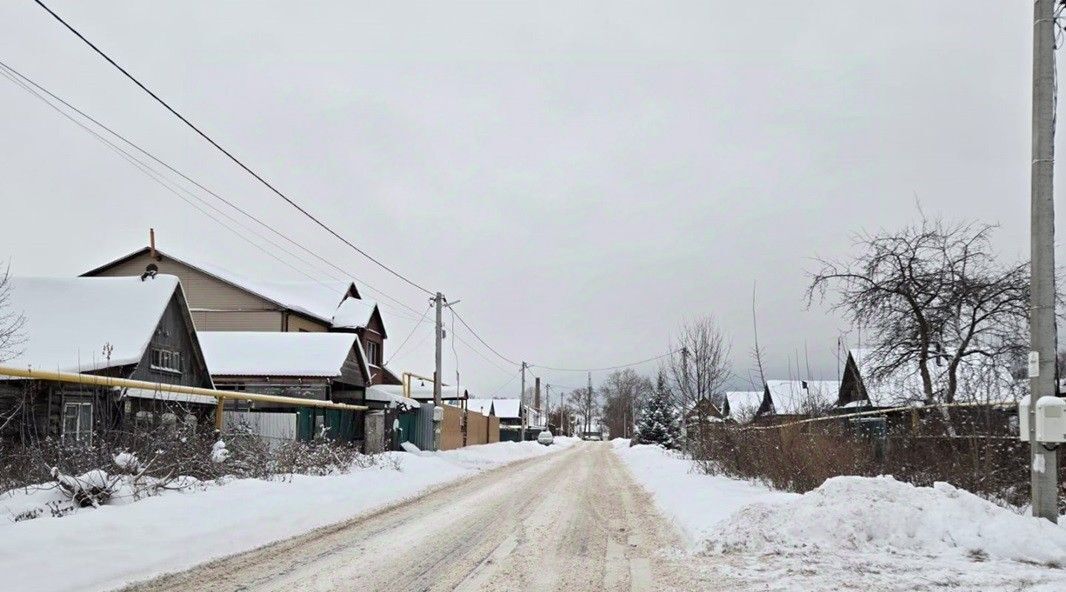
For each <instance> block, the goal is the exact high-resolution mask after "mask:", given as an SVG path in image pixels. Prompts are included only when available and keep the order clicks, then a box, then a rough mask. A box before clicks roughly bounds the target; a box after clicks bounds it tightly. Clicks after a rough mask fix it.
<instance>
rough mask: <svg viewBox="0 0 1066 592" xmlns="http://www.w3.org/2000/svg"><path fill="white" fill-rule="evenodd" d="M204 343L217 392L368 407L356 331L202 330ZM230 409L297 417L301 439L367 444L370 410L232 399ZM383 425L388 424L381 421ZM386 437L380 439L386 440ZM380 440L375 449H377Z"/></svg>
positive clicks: (365, 371) (362, 357)
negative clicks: (283, 413) (298, 405)
mask: <svg viewBox="0 0 1066 592" xmlns="http://www.w3.org/2000/svg"><path fill="white" fill-rule="evenodd" d="M199 335H200V343H201V345H202V347H203V351H204V356H205V357H206V359H207V363H208V366H209V367H210V368H211V376H212V379H213V380H214V383H215V386H216V388H218V389H220V390H234V391H242V392H250V393H260V394H266V395H280V396H286V397H296V398H301V399H316V400H319V401H331V402H334V403H348V404H353V405H363V404H365V402H366V387H367V385H368V384H369V381H370V368H369V365H368V364H367V360H366V356H365V354H364V352H363V349H362V347H361V346H360V344H359V340H358V338H357V336H356V335H355V334H353V333H311V332H304V333H300V332H297V333H280V332H267V331H201V332H200V334H199ZM226 408H227V410H229V409H232V410H235V411H262V412H288V413H294V414H296V415H297V421H296V426H297V430H296V436H297V438H299V439H301V440H310V439H313V438H315V437H320V436H325V437H329V438H333V439H337V440H342V441H346V442H355V443H361V444H362V443H365V442H364V440H365V437H366V433H367V432H368V431H370V432H371V433H374V434H377V433H379V431H380V428H379V427H378V426H376V425H373V426H369V427H370V429H369V430H368V429H367V428H368V426H367V425H366V422H367V421H368V419H369V417H370V416H367V415H366V414H365V413H364V412H355V411H338V410H328V409H313V408H300V409H299V410H297V409H294V408H292V407H289V406H279V405H271V404H256V403H246V402H239V401H228V402H227V403H226ZM377 421H383V420H377ZM383 437H384V436H383V435H378V436H377V438H381V439H383ZM377 444H378V443H377V442H376V441H375V442H374V443H371V445H370V448H371V449H372V450H377V449H378V448H379V446H378V445H377Z"/></svg>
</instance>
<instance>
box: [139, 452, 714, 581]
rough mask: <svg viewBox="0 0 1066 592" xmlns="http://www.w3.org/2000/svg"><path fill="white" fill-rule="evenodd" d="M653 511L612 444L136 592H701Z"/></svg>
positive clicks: (502, 473)
mask: <svg viewBox="0 0 1066 592" xmlns="http://www.w3.org/2000/svg"><path fill="white" fill-rule="evenodd" d="M654 507H655V506H654V503H653V502H652V501H651V500H650V498H649V497H648V494H647V493H646V492H645V491H644V490H643V489H641V488H640V487H638V486H637V485H636V484H635V483H634V481H633V480H632V478H631V477H630V475H629V473H628V472H627V471H626V469H625V468H624V467H623V465H622V464H621V461H620V460H619V459H618V457H617V456H616V455H615V454H613V453H612V452H611V449H610V445H609V444H606V443H604V444H592V443H581V444H577V445H575V446H574V447H573V448H572V449H570V450H568V451H564V452H561V453H557V454H550V455H546V456H542V457H539V458H533V459H528V460H522V461H518V462H516V463H512V464H510V465H506V466H504V467H502V468H499V469H496V470H493V471H488V472H485V473H482V474H480V475H477V476H475V477H473V478H470V479H465V480H462V481H458V482H455V483H452V484H450V485H447V486H444V487H442V488H440V489H437V490H435V491H433V492H431V493H428V494H426V495H424V496H422V497H420V498H418V499H416V500H412V501H408V502H404V503H401V504H398V505H395V506H392V507H390V508H386V509H384V510H382V511H379V512H375V513H372V514H370V515H367V516H363V517H359V518H356V519H354V520H350V521H348V522H344V523H341V524H337V525H334V526H330V527H327V528H324V529H320V530H317V531H314V532H312V533H309V534H307V535H304V536H301V537H297V538H294V539H290V540H287V541H283V542H280V543H276V544H273V545H270V546H267V547H264V548H261V549H259V550H256V551H252V552H249V553H245V554H241V555H236V556H233V557H230V558H226V559H222V560H219V561H215V562H212V563H209V564H206V565H203V566H200V567H197V568H195V569H192V570H190V571H187V572H183V573H179V574H174V575H170V576H166V577H163V578H160V579H157V580H154V581H151V582H148V583H144V584H140V585H137V586H134V587H132V588H129V590H131V591H136V592H162V591H177V590H212V591H231V590H248V591H261V592H266V591H282V590H296V589H298V590H315V591H332V590H397V591H400V590H419V591H421V590H460V591H480V590H536V591H538V592H539V591H545V590H567V591H573V590H691V589H696V588H701V589H706V588H705V585H704V586H699V585H696V586H694V585H693V582H690V581H686V579H685V574H686V573H688V572H687V568H686V567H685V565H684V555H682V554H681V553H679V552H678V551H677V549H678V548H679V547H680V545H681V541H680V540H678V538H677V534H676V533H675V531H674V530H673V529H672V528H670V527H669V526H667V525H666V523H665V522H664V521H663V520H662V518H661V517H660V516H659V515H658V514H657V513H656V512H655V510H654ZM723 589H725V588H723Z"/></svg>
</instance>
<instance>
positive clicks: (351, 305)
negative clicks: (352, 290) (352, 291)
mask: <svg viewBox="0 0 1066 592" xmlns="http://www.w3.org/2000/svg"><path fill="white" fill-rule="evenodd" d="M375 314H376V315H378V318H380V317H381V311H379V310H378V303H377V302H374V301H373V300H364V299H361V298H346V299H345V300H344V301H343V302H341V304H340V306H338V307H337V309H336V310H335V311H334V312H333V318H331V319H330V323H331V324H332V325H333V328H334V329H366V328H367V327H369V326H370V321H371V320H373V318H374V315H375ZM384 324H385V323H382V326H384ZM382 337H388V336H387V335H382Z"/></svg>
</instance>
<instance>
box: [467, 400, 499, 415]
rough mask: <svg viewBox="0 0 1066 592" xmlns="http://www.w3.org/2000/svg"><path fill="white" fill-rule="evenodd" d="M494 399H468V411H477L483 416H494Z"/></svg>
mask: <svg viewBox="0 0 1066 592" xmlns="http://www.w3.org/2000/svg"><path fill="white" fill-rule="evenodd" d="M493 402H494V399H467V400H466V409H467V411H476V412H478V413H480V414H482V415H492V414H493V405H492V403H493Z"/></svg>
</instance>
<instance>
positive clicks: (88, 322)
mask: <svg viewBox="0 0 1066 592" xmlns="http://www.w3.org/2000/svg"><path fill="white" fill-rule="evenodd" d="M10 282H11V291H10V300H9V302H8V305H9V306H10V310H11V312H12V313H14V314H21V315H23V317H24V318H25V325H24V326H23V329H22V334H23V339H24V341H23V342H22V343H21V344H19V345H18V346H17V347H18V349H19V350H21V351H20V353H18V354H17V355H16V356H15V357H14V359H12V360H9V361H8V362H7V364H8V365H10V366H19V367H32V368H35V369H39V370H58V371H60V372H89V371H93V370H101V369H103V368H113V367H117V366H126V365H129V364H136V363H138V362H140V361H141V359H142V358H143V357H144V353H145V350H146V349H147V348H148V343H149V342H150V341H151V340H152V337H153V335H154V334H155V330H156V327H158V326H159V321H160V320H161V319H162V317H163V312H164V311H165V310H166V308H167V305H168V304H169V303H170V300H171V298H173V297H174V295H175V293H180V290H181V284H180V283H179V281H178V278H176V277H174V276H172V275H158V276H156V277H154V278H149V279H146V280H144V281H141V279H140V278H139V277H92V278H42V277H11V278H10ZM105 345H110V347H111V348H112V349H111V353H110V358H108V356H107V355H105V354H104V347H105Z"/></svg>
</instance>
